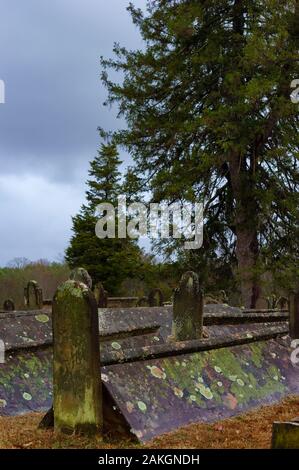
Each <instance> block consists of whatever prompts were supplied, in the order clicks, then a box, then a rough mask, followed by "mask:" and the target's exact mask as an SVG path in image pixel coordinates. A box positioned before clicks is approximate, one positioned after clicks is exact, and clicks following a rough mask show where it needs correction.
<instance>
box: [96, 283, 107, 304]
mask: <svg viewBox="0 0 299 470" xmlns="http://www.w3.org/2000/svg"><path fill="white" fill-rule="evenodd" d="M93 293H94V296H95V299H96V301H97V305H98V308H107V306H108V305H107V304H108V296H107V292H106V291H105V289H104V287H103V284H102V283H101V282H98V283H97V284H96V285H95V286H94V289H93Z"/></svg>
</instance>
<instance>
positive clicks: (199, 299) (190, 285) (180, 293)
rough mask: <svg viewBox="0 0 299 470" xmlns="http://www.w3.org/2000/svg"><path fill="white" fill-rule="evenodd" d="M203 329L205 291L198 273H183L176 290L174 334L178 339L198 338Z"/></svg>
mask: <svg viewBox="0 0 299 470" xmlns="http://www.w3.org/2000/svg"><path fill="white" fill-rule="evenodd" d="M202 331H203V293H202V291H201V289H200V287H199V280H198V276H197V274H195V273H194V272H192V271H189V272H187V273H185V274H183V276H182V278H181V281H180V284H179V287H178V288H177V289H176V290H175V292H174V299H173V323H172V335H173V337H174V339H175V340H176V341H185V340H191V339H198V338H201V337H202Z"/></svg>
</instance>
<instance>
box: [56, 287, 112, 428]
mask: <svg viewBox="0 0 299 470" xmlns="http://www.w3.org/2000/svg"><path fill="white" fill-rule="evenodd" d="M53 335H54V362H53V383H54V423H55V429H56V430H59V431H62V432H66V433H73V432H79V433H88V434H92V433H96V432H100V431H101V430H102V426H103V423H102V395H101V385H100V372H99V371H100V347H99V330H98V313H97V304H96V300H95V298H94V295H93V293H92V292H91V290H90V289H88V287H87V286H86V284H83V283H81V282H77V281H72V280H70V281H67V282H65V283H64V284H62V285H61V286H60V287H59V288H58V289H57V291H56V294H55V296H54V299H53Z"/></svg>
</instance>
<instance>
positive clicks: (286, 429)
mask: <svg viewBox="0 0 299 470" xmlns="http://www.w3.org/2000/svg"><path fill="white" fill-rule="evenodd" d="M272 449H299V422H292V421H290V422H286V423H278V422H274V423H273V431H272Z"/></svg>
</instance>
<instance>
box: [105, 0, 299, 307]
mask: <svg viewBox="0 0 299 470" xmlns="http://www.w3.org/2000/svg"><path fill="white" fill-rule="evenodd" d="M129 11H130V13H131V15H132V19H133V22H134V24H135V25H137V26H138V28H139V30H140V32H141V36H142V38H143V40H144V45H145V47H144V49H142V50H136V51H127V50H126V49H125V48H122V47H120V46H118V45H115V47H114V53H115V58H113V59H111V60H104V59H103V60H102V65H103V67H104V72H103V82H104V84H105V85H106V87H107V89H108V93H109V96H108V103H110V104H113V103H116V104H117V105H118V107H119V114H120V115H121V116H123V117H124V118H125V119H126V122H127V128H126V129H124V130H120V131H118V132H116V133H114V137H115V139H116V141H117V142H118V143H119V144H122V145H124V146H125V147H126V148H127V149H128V150H129V152H130V153H131V155H132V157H133V159H134V160H135V165H136V169H137V172H138V174H139V175H140V176H142V177H143V179H144V184H145V181H149V184H148V186H147V187H148V189H149V190H151V191H152V193H153V199H154V200H155V201H162V200H164V201H175V200H186V201H200V200H201V201H203V202H204V204H205V220H206V223H205V236H204V239H205V241H204V247H203V249H202V252H200V251H199V252H198V253H195V254H194V253H192V256H198V257H199V258H201V259H203V258H205V255H206V254H208V255H211V256H215V257H216V258H217V257H219V256H223V257H224V259H225V265H226V266H227V260H230V263H231V264H232V263H233V262H234V261H236V263H237V268H238V271H237V273H238V279H239V281H240V290H241V294H242V300H243V304H244V305H246V306H247V307H250V306H252V307H253V306H254V305H255V302H256V299H257V293H258V291H259V284H260V278H261V274H262V272H263V271H264V270H269V269H270V270H272V271H273V270H275V269H280V270H281V269H283V265H284V264H285V263H288V265H289V264H290V263H292V264H293V266H294V270H295V271H296V273H297V274H298V255H299V243H298V237H296V233H298V207H299V198H298V185H299V172H298V155H299V153H298V150H299V145H298V144H299V138H298V108H297V106H295V105H294V104H293V103H292V102H291V100H290V93H291V89H290V84H291V82H292V80H294V79H297V78H299V65H298V64H299V62H298V60H299V55H298V49H299V1H298V0H297V1H295V0H287V1H285V2H283V4H282V2H281V0H221V1H220V0H207V1H202V2H199V1H198V0H152V1H148V2H147V13H145V14H144V13H143V12H142V11H141V10H140V9H136V8H134V6H133V5H130V7H129ZM110 68H112V69H115V70H117V71H122V72H123V74H124V80H123V83H122V84H118V83H117V84H115V83H113V81H111V80H110V79H109V75H108V70H109V69H110ZM294 235H295V236H294ZM190 256H191V254H190ZM206 266H207V263H206Z"/></svg>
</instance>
